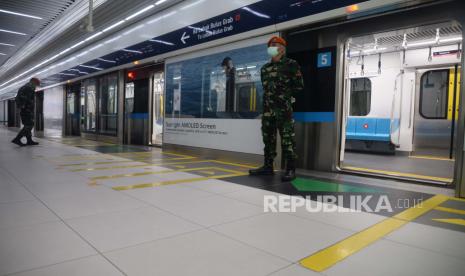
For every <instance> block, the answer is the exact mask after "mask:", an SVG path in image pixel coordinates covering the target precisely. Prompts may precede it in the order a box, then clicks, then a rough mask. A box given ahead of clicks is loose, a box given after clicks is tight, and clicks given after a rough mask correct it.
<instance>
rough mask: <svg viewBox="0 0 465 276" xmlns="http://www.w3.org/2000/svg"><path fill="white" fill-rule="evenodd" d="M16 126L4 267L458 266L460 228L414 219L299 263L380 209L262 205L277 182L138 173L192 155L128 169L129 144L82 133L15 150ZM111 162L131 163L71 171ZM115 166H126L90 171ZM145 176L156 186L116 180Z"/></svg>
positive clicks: (279, 271)
mask: <svg viewBox="0 0 465 276" xmlns="http://www.w3.org/2000/svg"><path fill="white" fill-rule="evenodd" d="M13 135H14V133H12V132H10V131H7V130H5V129H0V275H15V276H19V275H22V276H50V275H51V276H55V275H56V276H58V275H60V276H62V275H71V276H74V275H76V276H78V275H79V276H90V275H98V276H100V275H102V276H103V275H130V276H132V275H144V276H145V275H170V276H171V275H183V276H184V275H202V276H206V275H215V276H217V275H234V276H237V275H253V276H260V275H263V276H265V275H270V276H312V275H370V276H371V275H434V276H437V275H465V231H453V230H450V229H445V228H441V227H433V226H430V225H425V224H417V223H415V222H411V223H408V224H407V225H405V226H404V227H402V228H400V229H398V230H396V231H394V232H392V233H390V234H388V235H386V236H384V237H383V238H382V239H380V240H378V241H376V242H374V243H372V244H370V245H368V246H367V247H366V248H364V249H363V250H360V251H359V252H356V253H355V254H353V255H351V256H349V257H347V258H345V259H343V260H341V261H340V262H338V263H336V264H335V265H334V266H332V267H330V268H329V269H327V270H325V271H322V272H315V271H312V270H309V269H307V268H304V267H303V266H301V265H300V264H299V261H300V260H301V259H302V258H305V257H306V256H309V255H311V254H313V253H315V252H318V251H320V250H322V249H325V248H327V247H329V246H331V245H333V244H335V243H338V242H339V241H341V240H344V239H346V238H348V237H350V236H352V235H354V234H356V233H357V232H359V231H361V230H363V229H365V228H368V227H370V226H372V225H374V224H376V223H378V222H380V221H382V220H384V219H386V217H385V216H381V215H377V214H368V213H331V214H325V213H309V212H305V211H303V210H299V211H298V212H296V213H264V210H263V197H264V196H265V195H277V194H278V193H276V191H274V190H271V189H268V190H266V189H259V188H253V187H250V186H246V185H240V184H237V183H232V182H230V181H229V180H228V179H221V177H220V179H214V178H209V177H205V179H203V178H204V176H208V175H211V176H214V175H220V176H221V172H215V171H214V170H211V171H208V170H207V171H204V172H174V171H173V172H168V173H163V174H144V175H139V176H133V175H131V174H134V173H144V172H158V171H164V170H167V168H169V169H171V170H176V169H181V168H182V167H184V168H186V167H187V168H190V167H189V166H192V165H179V166H178V167H175V166H177V165H169V166H164V167H161V166H158V165H151V166H147V168H144V167H131V166H132V165H138V164H145V163H143V162H144V161H141V160H140V156H139V157H137V155H136V157H134V156H130V154H127V155H126V153H128V152H129V153H130V152H131V151H130V150H129V149H124V150H123V151H121V152H123V153H118V154H112V151H113V153H114V152H115V150H117V149H118V148H117V147H114V148H107V149H106V151H108V152H107V153H108V154H101V153H99V152H96V151H95V150H101V149H102V148H104V146H105V144H102V143H98V142H92V141H79V140H77V139H67V140H66V139H65V140H59V139H56V140H55V141H51V140H46V139H38V140H39V142H40V143H41V144H40V146H37V147H25V148H19V147H16V146H14V145H13V144H11V143H9V140H11V138H12V136H13ZM64 142H65V143H64ZM79 145H86V147H87V148H85V147H78V146H79ZM106 145H107V146H111V145H109V144H106ZM151 150H152V151H151V153H150V154H149V155H150V156H152V157H153V158H164V155H163V153H161V151H160V150H158V149H151ZM142 155H143V154H142ZM165 158H166V157H165ZM169 158H173V156H169ZM105 162H114V163H105ZM141 162H142V163H141ZM97 163H105V164H97ZM199 164H200V163H199ZM203 164H204V165H205V164H206V163H203ZM64 165H65V166H64ZM69 165H72V166H69ZM211 165H212V164H210V163H208V166H211ZM213 165H214V164H213ZM111 166H126V167H124V168H118V169H107V170H94V171H89V170H87V171H85V170H79V171H73V170H76V169H79V168H99V167H100V168H108V167H111ZM199 166H200V165H199ZM202 166H203V165H202ZM229 169H231V168H229ZM234 170H237V171H238V173H239V174H240V173H243V172H244V171H246V169H244V168H237V169H234ZM117 174H126V175H127V176H125V177H118V178H114V179H105V180H97V181H92V179H91V178H93V177H97V176H109V175H117ZM199 177H200V178H199ZM186 179H194V180H192V181H185V180H186ZM173 180H175V181H174V182H172V183H171V182H169V181H173ZM176 180H177V181H176ZM250 181H253V179H252V180H250ZM141 183H152V184H153V183H162V184H160V185H158V184H157V185H152V186H148V187H145V188H137V189H132V188H130V189H127V190H122V191H118V190H115V189H113V188H114V187H119V186H130V185H135V184H141ZM396 185H397V184H396ZM257 186H258V185H257ZM448 206H449V205H448ZM464 227H465V226H464Z"/></svg>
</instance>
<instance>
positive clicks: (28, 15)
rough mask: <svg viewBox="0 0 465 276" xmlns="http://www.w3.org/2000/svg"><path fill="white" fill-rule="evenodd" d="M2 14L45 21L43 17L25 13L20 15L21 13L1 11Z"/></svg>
mask: <svg viewBox="0 0 465 276" xmlns="http://www.w3.org/2000/svg"><path fill="white" fill-rule="evenodd" d="M0 12H3V13H8V14H13V15H19V16H24V17H29V18H35V19H43V18H42V17H39V16H35V15H30V14H25V13H20V12H12V11H7V10H2V9H0Z"/></svg>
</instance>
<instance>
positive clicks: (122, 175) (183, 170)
mask: <svg viewBox="0 0 465 276" xmlns="http://www.w3.org/2000/svg"><path fill="white" fill-rule="evenodd" d="M203 170H218V171H224V172H229V173H234V174H241V173H242V172H239V171H234V170H229V169H224V168H219V167H200V168H189V169H180V170H162V171H154V172H153V171H152V172H137V173H126V174H114V175H103V176H95V177H91V178H90V179H91V180H92V181H97V180H108V179H116V178H124V177H137V176H146V175H154V174H166V173H175V172H191V171H203Z"/></svg>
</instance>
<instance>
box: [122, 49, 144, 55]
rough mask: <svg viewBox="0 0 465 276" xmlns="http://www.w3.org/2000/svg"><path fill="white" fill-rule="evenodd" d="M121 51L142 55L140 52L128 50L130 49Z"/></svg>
mask: <svg viewBox="0 0 465 276" xmlns="http://www.w3.org/2000/svg"><path fill="white" fill-rule="evenodd" d="M122 51H125V52H129V53H136V54H142V52H141V51H136V50H130V49H122Z"/></svg>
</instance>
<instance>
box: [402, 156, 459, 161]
mask: <svg viewBox="0 0 465 276" xmlns="http://www.w3.org/2000/svg"><path fill="white" fill-rule="evenodd" d="M409 158H414V159H427V160H438V161H452V162H453V161H455V159H450V158H447V157H439V156H430V155H410V156H409Z"/></svg>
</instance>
